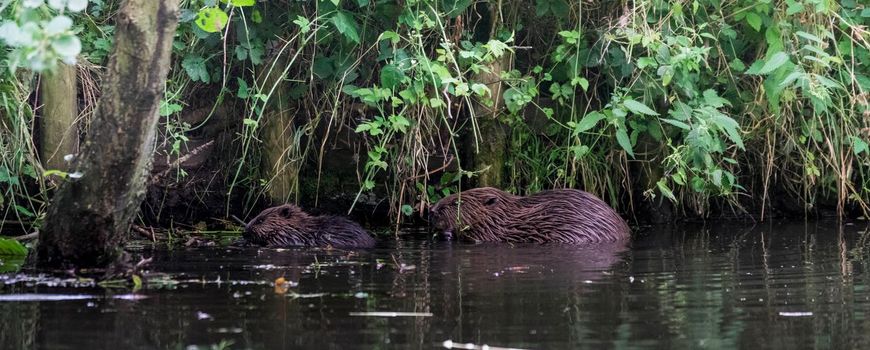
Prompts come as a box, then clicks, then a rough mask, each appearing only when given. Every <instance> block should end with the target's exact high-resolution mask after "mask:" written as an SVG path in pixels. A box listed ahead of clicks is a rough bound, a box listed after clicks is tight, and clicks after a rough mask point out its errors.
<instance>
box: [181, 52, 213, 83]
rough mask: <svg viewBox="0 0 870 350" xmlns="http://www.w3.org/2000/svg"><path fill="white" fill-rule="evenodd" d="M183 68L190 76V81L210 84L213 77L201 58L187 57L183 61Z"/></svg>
mask: <svg viewBox="0 0 870 350" xmlns="http://www.w3.org/2000/svg"><path fill="white" fill-rule="evenodd" d="M181 67H182V68H184V71H185V72H187V75H188V76H190V80H193V81H201V82H203V83H206V84H208V83H209V82H211V76H210V75H209V73H208V70H207V69H206V67H205V59H203V58H202V57H199V56H187V57H185V58H184V60H182V61H181Z"/></svg>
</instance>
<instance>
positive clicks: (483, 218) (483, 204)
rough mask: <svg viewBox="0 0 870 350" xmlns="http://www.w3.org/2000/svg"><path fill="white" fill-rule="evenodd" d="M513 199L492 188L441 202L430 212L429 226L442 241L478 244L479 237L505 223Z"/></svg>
mask: <svg viewBox="0 0 870 350" xmlns="http://www.w3.org/2000/svg"><path fill="white" fill-rule="evenodd" d="M512 201H513V196H512V195H511V194H509V193H507V192H504V191H502V190H499V189H497V188H492V187H482V188H475V189H471V190H467V191H463V192H460V193H456V194H452V195H449V196H447V197H444V198H442V199H441V200H440V201H438V203H435V205H434V206H432V208H430V209H429V215H430V224H431V225H432V227H434V228H435V229H436V230H438V232H439V233H441V234H442V235H443V236H444V238H447V239H452V238H453V237H454V236H455V237H456V238H468V239H471V240H481V239H480V237H476V236H479V235H481V234H486V233H487V232H488V231H489V230H491V228H492V227H496V226H497V225H498V222H499V221H500V220H503V219H505V218H504V215H505V213H506V212H507V211H506V210H505V209H506V207H508V206H510V204H511V203H512Z"/></svg>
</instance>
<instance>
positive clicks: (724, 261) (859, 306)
mask: <svg viewBox="0 0 870 350" xmlns="http://www.w3.org/2000/svg"><path fill="white" fill-rule="evenodd" d="M867 239H868V237H867V235H865V234H864V233H863V229H859V228H858V227H857V226H845V227H842V228H840V227H839V226H838V225H836V224H834V223H820V224H810V225H804V224H788V225H782V224H765V225H762V226H757V227H754V228H751V227H745V226H732V225H721V224H717V225H712V226H711V227H706V228H705V227H687V226H681V227H661V228H656V229H651V230H647V232H645V233H644V235H643V237H640V238H638V239H636V240H635V241H634V242H632V243H631V246H630V247H626V246H625V245H624V244H612V245H606V246H598V247H595V248H577V247H570V246H536V245H522V246H509V245H505V244H481V245H469V244H461V243H448V242H429V241H420V240H402V241H398V242H390V243H385V244H384V245H382V246H381V247H379V248H377V249H373V250H367V251H357V252H345V251H322V250H320V251H305V250H284V251H278V250H265V249H261V250H256V249H246V250H233V249H226V248H203V249H196V250H184V249H182V250H172V251H167V250H145V251H143V252H141V253H140V254H142V255H144V256H153V257H154V260H155V263H154V267H153V268H154V270H155V271H160V272H166V273H170V274H171V275H172V276H173V278H174V279H175V280H178V281H181V282H180V283H178V284H177V285H175V286H169V287H165V288H160V289H145V290H143V291H140V292H138V295H141V296H144V298H141V297H132V298H131V297H129V295H130V291H129V290H118V291H114V292H111V291H110V292H107V291H106V290H103V289H99V288H95V287H84V288H82V287H79V288H71V287H53V286H51V285H46V284H44V283H43V284H40V283H37V282H35V281H34V279H32V278H29V277H21V276H10V275H6V276H2V277H0V294H2V295H5V297H3V298H0V347H2V348H14V349H19V348H53V349H63V348H111V349H116V348H140V349H153V348H161V349H163V348H170V349H184V348H186V347H188V346H191V345H198V346H201V347H206V346H211V345H213V344H218V343H221V342H222V341H224V342H225V343H226V342H232V345H231V348H234V349H236V348H238V349H242V348H251V349H266V348H269V349H271V348H336V349H338V348H341V349H345V348H363V349H372V348H375V349H377V348H428V349H431V348H443V344H445V341H448V340H450V341H452V342H454V343H475V344H489V345H493V346H501V347H513V348H533V349H554V348H601V347H607V348H661V347H665V348H668V347H670V348H733V347H746V348H778V349H792V348H806V347H814V348H870V333H868V332H867V331H866V330H867V329H870V318H868V317H867V314H868V313H870V290H868V286H870V283H868V282H870V281H868V277H867V274H866V273H865V271H866V269H867V267H868V266H867V264H868V263H867V257H868V251H867V250H866V249H865V247H866V242H865V241H866V240H867ZM278 277H283V278H284V279H285V280H287V281H289V282H290V283H288V286H289V288H288V289H286V292H284V289H282V288H275V287H273V286H272V285H270V284H269V283H268V282H271V281H274V280H275V279H276V278H278ZM296 283H298V285H296ZM61 294H65V295H71V296H81V295H86V296H93V297H88V298H79V299H78V300H77V299H76V298H68V299H66V300H56V299H63V298H61V297H58V295H61ZM40 295H43V296H47V297H39V296H40ZM21 296H27V298H32V299H33V300H22V299H21ZM117 296H123V297H117ZM27 298H25V299H27ZM10 299H11V300H10ZM3 300H6V301H3ZM448 344H449V343H448Z"/></svg>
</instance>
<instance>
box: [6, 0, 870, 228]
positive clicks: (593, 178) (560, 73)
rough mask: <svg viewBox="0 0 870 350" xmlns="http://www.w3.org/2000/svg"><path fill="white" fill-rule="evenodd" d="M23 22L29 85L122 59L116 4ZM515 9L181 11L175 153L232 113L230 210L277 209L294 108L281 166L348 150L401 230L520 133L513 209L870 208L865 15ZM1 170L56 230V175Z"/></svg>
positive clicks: (222, 6) (787, 4)
mask: <svg viewBox="0 0 870 350" xmlns="http://www.w3.org/2000/svg"><path fill="white" fill-rule="evenodd" d="M24 3H25V2H14V5H11V7H9V8H7V9H5V10H0V11H5V12H4V14H19V13H23V14H27V16H18V17H16V20H15V21H9V22H4V24H3V25H4V26H6V25H7V24H5V23H13V24H14V25H15V26H16V28H23V25H24V24H25V22H26V21H36V22H35V23H38V25H36V26H35V27H28V28H35V29H34V30H37V29H38V30H39V31H40V33H42V32H46V33H48V32H50V33H52V34H39V35H43V37H44V38H50V40H49V39H46V40H49V41H51V42H55V41H56V42H57V44H56V45H54V44H52V45H43V46H39V47H36V46H33V45H31V46H33V47H31V46H28V45H30V44H27V43H28V42H30V41H22V40H19V41H15V40H18V39H16V38H19V37H20V36H19V35H17V34H16V35H10V34H8V33H10V31H9V30H7V31H5V32H3V33H6V34H2V35H0V36H2V37H3V38H4V40H6V41H7V42H8V41H9V40H10V39H9V38H12V40H13V41H15V42H16V43H19V45H18V46H15V45H11V46H13V49H12V51H10V53H9V56H8V57H7V59H6V60H5V61H7V62H10V63H11V65H12V66H13V70H14V67H15V65H16V64H20V63H21V62H24V61H23V60H22V59H21V57H25V56H26V55H34V52H37V53H38V55H37V56H33V57H37V58H39V57H41V58H40V59H41V60H42V61H40V60H39V59H38V60H35V61H33V62H36V64H35V66H29V67H28V68H31V69H37V68H40V66H45V67H47V66H48V65H49V63H50V62H51V61H52V60H57V59H58V58H63V59H69V58H70V56H69V55H68V54H70V53H72V51H74V50H73V49H75V45H74V41H73V40H72V39H74V38H75V36H73V35H72V34H73V33H76V32H77V33H79V35H80V38H81V40H82V45H81V47H82V52H83V54H82V55H81V57H83V58H85V59H87V60H89V61H91V62H93V63H97V64H99V63H100V62H102V61H104V60H105V58H106V57H107V55H108V52H109V49H110V47H111V44H112V41H111V40H112V33H113V27H112V21H111V19H110V18H108V17H107V16H109V15H110V14H111V13H112V9H111V6H113V5H112V4H111V2H105V3H104V2H103V1H91V5H90V7H89V8H88V12H87V13H83V12H82V13H80V14H76V15H74V16H72V17H70V18H72V19H74V20H75V21H74V22H75V23H81V24H79V26H78V27H76V26H71V25H67V24H69V23H68V22H64V23H60V22H59V23H56V24H55V25H53V26H51V27H49V26H48V23H49V22H50V20H51V18H54V17H61V16H66V15H69V12H70V11H69V10H72V9H73V8H72V7H69V6H71V5H70V4H72V2H64V4H66V5H65V6H67V7H65V8H64V9H63V10H62V11H57V10H55V9H51V8H49V7H48V5H43V4H42V2H39V5H40V6H38V7H27V6H24V5H23V4H24ZM28 3H32V2H28ZM54 3H57V2H54ZM499 4H501V5H502V6H501V7H500V8H498V11H495V9H494V8H493V7H492V6H493V3H490V2H484V1H472V0H410V1H403V2H383V1H369V0H355V1H338V0H322V1H317V2H256V1H253V0H244V1H242V0H232V1H228V0H222V1H217V0H195V1H186V2H183V7H184V8H183V10H182V14H181V25H180V26H179V29H178V35H177V37H176V43H175V45H174V52H173V53H174V57H176V61H175V62H174V63H173V64H174V68H175V69H173V70H172V73H171V74H172V77H171V79H170V80H169V82H168V83H167V93H166V94H165V96H164V102H163V103H162V104H161V109H160V113H161V115H162V116H163V117H164V118H165V119H164V121H165V125H164V127H163V128H162V130H163V137H164V139H166V140H167V141H168V142H169V144H170V145H171V149H170V151H171V152H173V153H176V154H179V155H180V150H181V149H182V146H183V144H184V143H185V142H187V140H189V137H188V135H189V134H190V133H194V132H197V130H198V129H200V128H201V127H203V125H206V124H207V123H211V122H216V121H214V120H213V119H211V118H208V119H206V121H205V122H203V123H202V125H189V124H186V123H185V122H184V121H183V118H181V114H182V113H184V112H187V111H188V109H187V108H188V106H189V105H194V104H196V105H197V106H198V107H199V106H201V104H202V103H201V101H203V100H209V99H211V100H210V101H207V102H208V103H212V104H213V105H218V104H223V105H225V106H233V108H235V109H234V110H233V111H232V112H234V114H235V115H237V118H235V119H232V120H231V122H230V124H232V127H233V128H235V129H233V132H234V133H235V134H237V135H238V137H237V139H236V141H238V142H235V145H236V146H238V149H237V151H238V152H239V153H238V154H236V155H235V156H237V157H236V158H237V159H238V161H237V162H236V163H235V164H233V169H232V171H229V172H227V173H228V175H227V177H228V182H229V183H230V184H231V185H230V187H231V188H229V189H228V190H227V192H232V191H233V190H234V188H236V187H241V188H244V189H245V191H246V198H252V199H254V198H259V197H260V193H261V192H262V191H263V190H264V189H265V188H266V187H268V186H269V184H270V181H272V180H271V179H270V176H271V175H268V174H267V173H266V172H267V171H266V170H265V169H258V167H257V166H252V165H254V164H261V163H262V162H261V161H262V159H261V157H262V155H261V153H262V151H263V149H262V148H263V147H265V146H264V145H263V144H261V142H262V141H261V140H262V136H264V135H265V134H267V133H268V132H270V129H269V128H270V124H269V120H268V115H269V113H268V112H269V111H270V109H272V108H274V106H275V105H277V104H279V102H280V103H284V105H282V106H284V107H285V108H289V109H291V110H292V111H294V113H295V115H294V119H293V125H292V126H293V128H295V129H294V130H296V131H297V132H298V133H299V134H298V135H297V134H293V135H288V136H287V137H288V138H293V145H292V146H288V148H287V149H286V150H284V151H285V152H283V153H285V154H287V157H288V158H289V159H291V160H292V161H291V162H292V163H293V164H294V165H293V166H294V167H298V168H295V169H296V170H294V171H297V172H301V171H302V170H300V169H308V170H310V172H313V173H318V176H319V172H320V171H321V170H320V169H321V167H320V165H321V164H320V162H321V161H322V159H323V158H324V157H328V156H329V154H328V152H330V145H333V144H334V143H335V142H336V139H341V140H342V141H341V142H345V141H347V142H348V143H351V144H352V147H351V148H352V149H355V150H357V149H358V150H359V151H358V154H357V155H356V158H358V159H359V160H358V161H359V164H358V168H359V169H358V173H359V177H358V181H359V188H360V192H359V194H358V196H357V198H358V199H359V198H362V194H363V193H364V192H366V191H378V190H383V191H386V192H388V193H389V195H390V196H389V197H390V203H391V204H392V208H393V209H394V211H393V212H394V213H395V214H396V216H397V217H400V216H401V215H409V212H412V211H413V210H414V208H417V207H418V204H419V202H429V203H431V202H433V201H436V200H437V199H439V198H441V197H443V196H444V195H446V194H448V193H453V192H455V191H456V190H458V189H459V184H460V182H461V181H460V180H461V179H465V180H466V181H468V180H469V178H471V182H473V180H474V179H473V177H474V176H475V174H478V173H479V172H481V171H485V169H465V168H463V167H464V166H467V163H464V162H460V161H458V160H459V158H460V157H465V156H466V155H467V154H468V153H473V152H474V151H475V150H476V148H478V147H480V145H487V144H488V142H489V141H492V140H491V137H492V135H487V134H485V133H482V132H481V131H480V130H481V129H480V122H481V121H483V119H482V118H491V119H493V120H495V121H497V123H499V124H500V125H503V126H507V127H508V128H509V132H508V140H507V144H508V148H507V149H506V150H504V158H505V159H504V160H505V163H506V170H505V172H506V173H507V174H503V175H508V176H505V178H507V179H508V180H507V183H505V184H503V185H504V187H507V188H510V189H512V190H513V191H515V192H533V191H536V190H542V189H547V188H552V187H562V186H571V187H580V188H585V189H587V190H589V191H591V192H594V193H596V194H599V195H602V196H604V197H605V198H607V199H608V200H609V201H611V203H613V204H616V203H617V202H618V199H621V198H625V197H626V195H625V194H626V193H632V192H633V191H634V190H641V191H642V192H644V193H645V194H646V195H647V196H648V197H655V196H658V195H661V196H663V197H665V198H668V199H669V200H672V201H674V202H675V203H678V204H682V205H685V206H687V207H688V210H686V211H691V212H695V213H699V214H705V213H706V210H707V208H708V207H709V206H710V204H711V203H712V202H714V201H720V202H725V203H730V204H733V205H734V206H735V208H740V207H741V204H740V201H739V198H741V197H743V198H750V196H751V198H752V200H751V202H755V203H757V202H759V201H762V200H763V199H760V198H764V197H768V198H769V196H767V195H766V194H767V193H766V192H769V191H771V188H779V190H781V191H788V192H789V193H790V194H791V195H792V197H795V198H800V199H802V200H803V202H804V203H803V204H804V205H806V207H807V208H808V209H812V208H813V206H814V205H816V203H817V202H818V201H819V200H820V199H823V198H827V199H833V200H835V201H848V202H850V203H851V204H854V205H858V206H862V207H863V208H864V209H865V210H866V209H867V207H866V205H867V198H870V148H868V144H870V132H868V131H867V130H870V124H868V123H870V121H868V120H870V118H867V117H866V116H867V113H870V112H868V106H867V97H866V96H867V92H868V90H870V73H868V69H867V65H866V63H865V62H868V61H870V50H868V44H867V43H868V38H867V32H866V27H867V26H868V24H870V23H868V22H870V17H868V16H867V9H866V8H865V7H866V6H864V5H863V4H859V3H858V2H856V1H854V0H845V1H842V2H839V3H837V2H825V1H817V0H785V1H784V2H782V3H771V2H769V1H767V2H765V1H762V2H757V1H749V0H739V1H733V2H722V1H719V0H698V1H693V2H688V3H686V2H678V1H658V0H656V1H652V0H643V1H636V2H629V3H601V4H596V5H595V6H594V7H590V6H589V5H588V4H587V3H585V2H584V3H582V4H581V3H580V2H573V1H565V0H509V1H507V2H504V3H499ZM65 14H66V15H65ZM7 18H13V17H7ZM59 21H61V22H63V21H64V20H62V19H61V20H59ZM11 25H12V24H9V26H10V27H8V28H12V27H11ZM48 28H54V30H53V31H48ZM34 35H36V34H34ZM34 37H36V36H34ZM40 42H42V43H45V42H48V41H45V40H43V41H40ZM64 54H67V55H66V56H64ZM22 55H24V56H22ZM26 57H31V56H26ZM73 57H74V56H73ZM28 62H30V61H28ZM40 62H43V63H40ZM28 64H30V63H28ZM273 76H278V77H279V78H277V79H267V78H266V77H273ZM6 77H8V78H9V79H13V80H16V79H17V78H15V77H14V76H11V75H8V76H4V78H6ZM25 85H26V84H25ZM16 89H17V88H16ZM19 90H20V91H16V92H18V93H20V94H12V95H10V96H11V97H10V98H12V99H14V100H15V101H24V98H25V97H24V96H26V94H24V92H25V91H24V90H26V89H19ZM279 100H280V101H279ZM7 108H12V107H7ZM10 112H12V114H3V116H2V117H4V118H7V119H10V120H11V119H12V118H10V117H8V116H10V115H14V116H16V117H15V118H16V119H15V120H16V123H17V124H15V125H19V126H21V127H23V129H24V130H26V129H27V128H28V126H27V125H29V124H28V123H32V119H30V117H29V114H28V113H29V112H28V111H18V110H15V111H10ZM290 129H291V128H287V129H286V130H290ZM0 132H3V131H2V130H0ZM286 132H288V133H290V134H292V132H290V131H286ZM351 133H353V134H354V135H353V137H348V136H347V135H348V134H351ZM24 134H26V133H24ZM17 135H21V133H18V134H17ZM4 136H6V134H4ZM16 140H17V141H16V142H18V145H25V144H27V142H28V140H24V139H23V138H22V137H20V136H18V137H17V139H16ZM0 143H2V141H0ZM468 145H470V146H468ZM25 153H26V152H25ZM7 154H9V153H8V152H7ZM3 157H4V158H3V159H5V160H7V161H6V162H5V163H2V164H0V186H7V187H0V188H4V189H6V191H5V192H3V194H2V195H3V196H4V197H0V201H2V200H3V199H4V198H5V200H6V202H7V203H12V202H13V198H15V199H14V203H15V204H16V205H18V206H20V207H21V208H23V209H24V210H19V209H10V210H14V212H15V213H16V215H20V216H27V213H28V212H29V213H30V214H33V216H34V217H39V207H40V206H39V205H37V204H33V203H22V202H26V201H22V199H23V198H29V196H22V195H21V192H22V191H23V190H22V188H23V186H21V185H20V184H21V183H23V182H28V181H29V182H34V181H37V179H39V178H40V176H41V175H43V172H41V171H33V174H35V175H33V176H28V175H26V174H25V173H24V171H23V169H24V165H30V166H31V168H33V167H34V165H38V164H32V162H31V161H30V160H28V157H26V156H25V155H22V154H17V155H5V154H4V156H3ZM11 159H15V161H10V160H11ZM433 159H439V160H440V159H450V160H452V161H453V163H450V164H447V163H448V161H447V160H445V161H444V162H445V164H434V163H432V162H433ZM4 166H5V167H7V168H6V169H8V170H7V171H6V173H5V176H4V173H3V172H2V171H3V169H4V168H3V167H4ZM36 168H38V166H36ZM638 168H643V169H644V171H639V170H638ZM432 169H438V170H439V171H437V172H432V173H430V172H431V170H432ZM36 174H38V175H36ZM771 174H776V175H777V176H772V175H771ZM645 176H649V177H650V178H643V179H640V181H635V180H636V179H637V178H638V177H645ZM4 181H5V182H4ZM770 181H774V182H776V183H769V182H770ZM759 184H761V185H759ZM750 185H751V186H750ZM632 186H644V188H632ZM12 188H15V189H13V190H10V189H12ZM632 200H635V201H638V200H643V199H642V198H636V197H632ZM22 204H24V205H22ZM762 205H764V203H762ZM0 206H2V203H0ZM9 208H18V207H16V206H9ZM409 210H410V211H409Z"/></svg>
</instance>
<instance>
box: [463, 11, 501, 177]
mask: <svg viewBox="0 0 870 350" xmlns="http://www.w3.org/2000/svg"><path fill="white" fill-rule="evenodd" d="M478 6H479V8H478V10H480V15H481V16H482V17H481V21H480V23H479V24H478V25H480V26H482V27H481V28H478V31H479V32H481V33H482V34H483V35H484V36H485V38H481V39H483V40H480V41H483V42H486V41H488V40H489V39H491V38H493V37H495V33H496V31H497V30H498V29H499V27H500V25H501V21H500V20H499V11H500V8H499V7H498V5H496V4H493V3H479V4H478ZM512 57H513V55H512V53H511V52H509V51H506V52H505V53H504V55H503V56H501V57H495V58H494V59H493V61H492V62H489V63H487V64H486V68H485V69H483V70H481V72H480V73H479V74H476V75H475V76H474V78H473V79H474V81H475V82H481V83H484V84H486V86H487V87H488V88H489V91H490V92H491V94H492V95H491V96H489V97H490V99H491V102H492V104H487V103H485V101H482V99H479V98H478V99H476V100H475V101H474V103H473V108H474V115H475V118H477V125H478V131H479V136H480V137H479V138H478V137H475V135H474V132H473V131H472V132H471V133H470V134H468V135H467V136H466V139H465V149H466V152H465V153H466V154H467V155H466V157H467V158H466V164H467V165H466V167H467V168H471V169H472V170H474V171H482V172H481V173H480V174H479V175H478V178H477V181H476V184H477V186H481V187H484V186H490V187H498V188H502V187H503V186H504V185H505V181H504V180H505V179H504V177H505V176H504V175H505V171H506V169H505V167H506V164H505V162H506V160H507V154H506V153H507V148H508V136H509V132H508V130H507V127H506V126H505V125H504V124H503V123H501V122H500V121H499V120H498V116H499V113H500V111H501V109H502V107H504V85H503V84H502V82H501V74H502V72H504V71H507V70H509V69H510V65H511V62H512Z"/></svg>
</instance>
